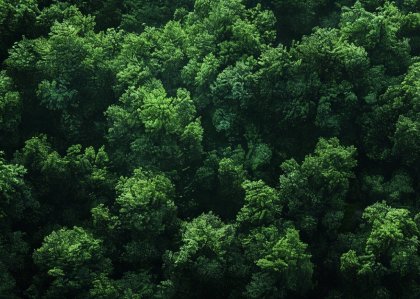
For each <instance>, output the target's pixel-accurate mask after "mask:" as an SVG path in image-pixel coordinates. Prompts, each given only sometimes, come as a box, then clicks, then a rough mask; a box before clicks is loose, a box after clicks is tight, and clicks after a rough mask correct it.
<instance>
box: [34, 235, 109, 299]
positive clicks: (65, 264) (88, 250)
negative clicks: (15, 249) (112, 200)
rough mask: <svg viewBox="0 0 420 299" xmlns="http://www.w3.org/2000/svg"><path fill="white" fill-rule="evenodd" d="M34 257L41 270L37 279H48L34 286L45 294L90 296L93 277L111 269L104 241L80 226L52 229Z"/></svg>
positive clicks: (48, 295) (51, 295)
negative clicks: (39, 286)
mask: <svg viewBox="0 0 420 299" xmlns="http://www.w3.org/2000/svg"><path fill="white" fill-rule="evenodd" d="M33 258H34V262H35V264H36V265H37V266H38V267H39V268H40V270H41V273H40V277H39V278H38V281H40V282H42V281H44V283H46V287H45V289H44V288H42V289H41V288H37V289H36V290H34V292H37V291H40V293H39V294H37V293H35V294H34V295H35V296H36V297H39V296H41V297H42V298H57V297H60V296H63V297H71V298H87V297H88V294H89V290H90V289H91V288H92V287H93V283H94V280H95V279H97V277H98V276H99V275H100V274H101V273H108V272H109V271H110V270H111V264H110V261H109V260H108V259H106V258H105V257H104V253H103V249H102V241H101V240H98V239H96V238H95V237H94V236H93V235H92V234H91V233H89V232H87V231H85V230H84V229H82V228H80V227H74V228H72V229H60V230H58V231H54V232H52V233H51V234H49V235H48V236H46V237H45V238H44V242H43V244H42V246H41V247H40V248H39V249H37V250H36V251H35V252H34V254H33Z"/></svg>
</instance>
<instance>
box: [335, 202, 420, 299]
mask: <svg viewBox="0 0 420 299" xmlns="http://www.w3.org/2000/svg"><path fill="white" fill-rule="evenodd" d="M363 220H364V222H365V223H366V227H365V228H364V230H365V231H366V234H365V237H363V235H362V236H361V237H362V240H363V246H362V247H361V248H356V249H352V250H350V251H348V252H347V253H344V254H343V255H342V256H341V270H342V271H343V272H344V273H345V274H346V275H350V277H354V278H358V279H361V280H364V282H363V284H364V285H367V287H369V283H371V282H372V281H377V284H378V285H374V288H373V289H372V290H370V292H371V294H374V293H375V292H376V291H378V288H379V289H381V288H384V289H385V290H386V289H388V290H387V292H389V291H392V289H393V288H397V289H399V291H400V292H402V294H405V295H402V296H403V297H405V298H415V297H416V294H417V295H418V290H419V289H418V283H416V282H415V280H416V277H418V275H419V271H420V259H419V249H420V244H419V228H418V227H417V225H416V223H415V221H414V219H413V218H412V216H411V215H410V212H409V211H408V210H406V209H396V208H392V207H390V206H388V205H387V204H385V203H376V204H374V205H372V206H370V207H368V208H366V209H365V211H364V213H363ZM387 277H393V279H394V280H398V283H395V282H396V281H395V282H394V283H393V284H390V285H388V284H386V283H385V280H386V279H387ZM381 284H382V286H381Z"/></svg>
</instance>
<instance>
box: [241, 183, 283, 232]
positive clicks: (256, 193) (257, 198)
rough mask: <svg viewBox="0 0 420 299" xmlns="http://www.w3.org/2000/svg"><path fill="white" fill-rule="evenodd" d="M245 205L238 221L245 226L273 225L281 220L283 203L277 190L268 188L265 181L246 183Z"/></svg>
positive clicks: (244, 185)
mask: <svg viewBox="0 0 420 299" xmlns="http://www.w3.org/2000/svg"><path fill="white" fill-rule="evenodd" d="M242 186H243V188H244V189H245V204H244V206H243V208H242V209H241V210H240V211H239V213H238V215H237V217H236V219H237V221H238V223H240V224H241V225H244V226H259V225H264V224H273V223H276V222H278V221H279V220H280V216H281V211H282V203H281V201H280V199H279V195H278V192H277V190H275V189H273V188H271V187H269V186H267V185H266V184H265V183H264V182H263V181H256V182H251V181H246V182H245V183H243V184H242Z"/></svg>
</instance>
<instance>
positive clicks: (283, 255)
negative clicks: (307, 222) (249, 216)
mask: <svg viewBox="0 0 420 299" xmlns="http://www.w3.org/2000/svg"><path fill="white" fill-rule="evenodd" d="M243 244H244V246H245V248H246V249H247V256H248V257H249V258H252V259H253V260H254V263H255V265H256V266H257V268H256V269H255V270H254V271H252V272H251V274H252V277H251V280H250V282H249V284H248V285H247V286H246V291H245V293H244V295H245V296H246V297H247V298H287V297H288V295H291V294H304V293H305V292H307V291H308V290H310V289H311V288H312V274H313V264H312V262H311V255H310V254H308V253H307V247H308V245H307V244H305V243H303V242H302V241H301V240H300V238H299V233H298V231H297V230H296V229H294V228H287V229H286V230H285V231H284V233H283V234H280V233H279V231H278V229H277V228H275V227H273V226H271V227H261V228H260V229H257V230H254V231H252V232H251V233H250V235H249V236H247V237H245V238H244V241H243Z"/></svg>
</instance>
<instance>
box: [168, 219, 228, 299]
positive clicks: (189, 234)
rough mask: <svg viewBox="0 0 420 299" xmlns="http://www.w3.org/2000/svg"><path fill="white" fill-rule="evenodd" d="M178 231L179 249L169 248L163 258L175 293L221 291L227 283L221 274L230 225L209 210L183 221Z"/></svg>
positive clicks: (190, 294)
mask: <svg viewBox="0 0 420 299" xmlns="http://www.w3.org/2000/svg"><path fill="white" fill-rule="evenodd" d="M181 232H182V236H181V246H180V248H179V250H178V251H176V252H168V253H167V257H166V262H165V264H166V266H167V268H168V269H167V271H169V273H170V277H171V280H172V281H173V282H174V283H175V285H176V286H177V288H178V290H179V294H178V295H182V294H185V295H187V294H188V295H189V296H192V295H193V294H195V296H204V295H205V294H206V295H208V294H209V293H210V294H215V295H216V294H222V293H223V291H226V289H225V288H226V287H228V286H227V285H225V282H224V275H225V272H226V271H227V259H228V254H229V248H230V246H231V243H232V242H233V238H234V228H233V226H232V225H226V224H224V223H223V222H222V221H221V220H220V219H219V218H218V217H217V216H215V215H213V214H212V213H209V214H203V215H201V216H199V217H197V218H195V219H194V220H192V221H191V222H186V223H184V224H183V226H182V229H181ZM205 292H209V293H205ZM200 294H201V295H200Z"/></svg>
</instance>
